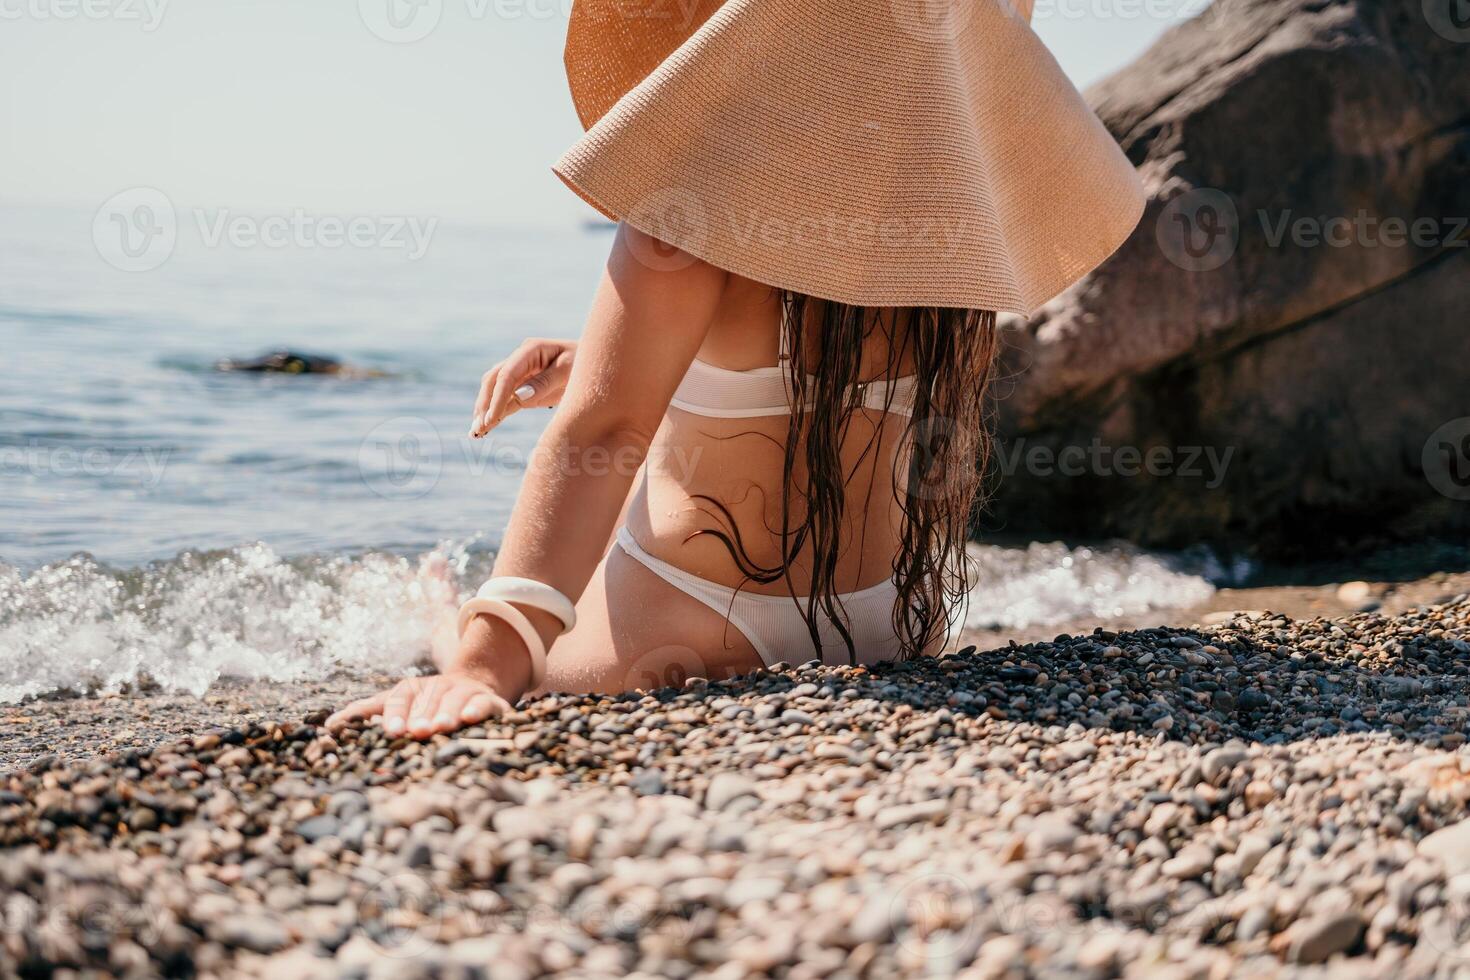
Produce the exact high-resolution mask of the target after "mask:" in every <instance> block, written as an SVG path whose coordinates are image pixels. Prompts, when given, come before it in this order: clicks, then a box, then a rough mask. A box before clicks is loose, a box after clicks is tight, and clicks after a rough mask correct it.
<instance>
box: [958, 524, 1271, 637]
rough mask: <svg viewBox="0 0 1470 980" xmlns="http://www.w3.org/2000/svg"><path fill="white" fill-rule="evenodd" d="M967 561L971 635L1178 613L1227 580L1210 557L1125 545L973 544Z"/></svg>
mask: <svg viewBox="0 0 1470 980" xmlns="http://www.w3.org/2000/svg"><path fill="white" fill-rule="evenodd" d="M969 555H970V558H971V560H972V561H973V562H974V569H975V574H976V577H975V587H974V588H973V589H972V590H971V591H970V597H969V604H968V608H967V609H966V611H965V618H964V623H965V626H966V627H967V628H969V629H1025V628H1027V627H1030V626H1046V625H1049V624H1051V623H1061V622H1066V621H1069V620H1077V619H1088V618H1094V617H1095V618H1107V617H1110V616H1136V615H1140V614H1142V613H1147V612H1152V611H1154V610H1159V609H1178V608H1182V607H1185V606H1192V605H1195V604H1197V603H1201V602H1205V601H1207V600H1208V599H1209V598H1210V596H1212V595H1214V593H1215V586H1214V585H1213V584H1212V581H1211V580H1212V579H1213V580H1217V581H1218V580H1220V579H1222V578H1224V577H1226V572H1225V570H1224V569H1223V568H1222V567H1221V566H1220V564H1219V562H1218V561H1216V560H1215V559H1214V558H1213V556H1208V555H1206V556H1177V555H1176V556H1170V555H1160V554H1155V553H1152V552H1147V551H1143V550H1141V549H1138V548H1135V547H1132V546H1131V545H1127V544H1116V545H1108V546H1106V547H1098V548H1089V547H1079V548H1069V547H1067V546H1066V545H1064V544H1062V543H1060V542H1056V541H1052V542H1034V543H1032V544H1030V545H1028V546H1027V547H1025V548H1002V547H996V546H994V545H971V546H970V548H969ZM1236 571H1237V572H1239V571H1242V570H1239V569H1238V570H1236Z"/></svg>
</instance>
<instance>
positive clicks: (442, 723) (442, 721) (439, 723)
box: [434, 712, 454, 728]
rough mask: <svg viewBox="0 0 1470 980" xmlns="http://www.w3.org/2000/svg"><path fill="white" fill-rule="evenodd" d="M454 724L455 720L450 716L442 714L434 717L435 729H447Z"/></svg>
mask: <svg viewBox="0 0 1470 980" xmlns="http://www.w3.org/2000/svg"><path fill="white" fill-rule="evenodd" d="M452 724H454V719H453V718H451V717H449V716H448V715H446V714H444V713H442V712H441V713H439V714H437V715H435V716H434V727H435V728H444V727H446V726H448V725H452Z"/></svg>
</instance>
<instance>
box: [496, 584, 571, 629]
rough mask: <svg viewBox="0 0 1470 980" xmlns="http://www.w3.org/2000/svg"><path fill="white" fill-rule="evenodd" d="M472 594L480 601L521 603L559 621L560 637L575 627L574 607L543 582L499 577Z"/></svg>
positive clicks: (559, 593) (569, 601)
mask: <svg viewBox="0 0 1470 980" xmlns="http://www.w3.org/2000/svg"><path fill="white" fill-rule="evenodd" d="M475 594H476V595H477V596H479V597H480V598H481V599H499V600H500V601H502V602H516V603H520V604H521V605H523V606H530V607H531V608H532V609H539V610H541V611H542V612H544V613H547V614H549V615H552V616H555V617H556V618H557V619H559V620H561V627H562V629H561V631H562V632H563V633H566V632H569V631H571V629H572V628H573V627H575V626H576V625H577V607H576V606H575V605H574V604H573V603H572V600H570V599H568V598H567V597H566V596H565V595H563V594H562V593H561V592H559V591H557V590H556V589H553V588H552V587H551V586H549V585H547V584H546V583H545V582H538V581H536V580H535V579H530V578H515V577H514V576H509V575H501V576H497V577H495V578H492V579H486V580H485V584H484V585H482V586H480V591H479V592H477V593H475Z"/></svg>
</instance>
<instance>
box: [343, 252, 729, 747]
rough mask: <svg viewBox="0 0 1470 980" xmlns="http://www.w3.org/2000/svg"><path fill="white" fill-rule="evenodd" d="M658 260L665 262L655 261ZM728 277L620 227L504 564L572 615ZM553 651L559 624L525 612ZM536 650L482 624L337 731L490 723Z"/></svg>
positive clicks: (417, 731) (524, 676) (515, 514)
mask: <svg viewBox="0 0 1470 980" xmlns="http://www.w3.org/2000/svg"><path fill="white" fill-rule="evenodd" d="M647 257H656V259H657V261H645V258H647ZM725 279H726V274H725V273H724V272H722V271H720V270H719V269H716V268H715V267H713V266H711V265H709V264H707V263H705V262H702V261H700V260H698V259H695V258H694V257H692V256H688V255H685V254H684V253H680V252H677V251H675V250H673V249H671V248H670V247H669V246H666V245H663V244H662V243H660V242H657V241H655V240H653V239H651V238H649V237H648V236H646V235H644V234H643V233H642V232H639V231H636V230H634V229H632V228H629V227H628V226H626V225H623V226H621V227H620V228H619V230H618V233H617V237H616V238H615V239H614V242H613V248H612V254H611V255H610V257H609V258H608V263H607V268H606V271H605V273H604V275H603V278H602V281H601V283H600V284H599V286H598V290H597V296H596V299H595V300H594V302H593V307H592V312H591V314H590V316H589V318H588V322H587V327H586V330H585V332H584V333H583V336H582V340H581V342H580V343H579V345H578V348H577V355H576V359H575V361H574V363H573V365H572V373H571V379H570V380H569V382H568V384H567V392H566V395H565V396H564V397H563V399H562V403H561V407H560V408H559V409H558V410H557V413H556V415H555V416H554V417H553V418H552V421H551V423H550V425H548V426H547V429H546V431H545V433H543V434H542V436H541V439H540V441H539V442H538V443H537V446H536V450H535V453H534V455H533V458H532V460H531V464H530V466H529V468H528V469H527V472H526V478H525V481H524V483H523V484H522V486H521V492H520V495H519V496H518V497H517V499H516V504H515V508H514V510H513V511H512V513H511V519H510V524H509V526H508V528H507V529H506V533H505V540H504V542H503V543H502V545H501V549H500V554H499V556H498V557H497V558H496V562H495V574H496V575H513V576H520V577H523V578H529V579H535V580H536V581H538V582H544V583H546V584H547V585H550V586H552V587H553V588H556V589H558V590H560V591H561V592H562V593H564V594H565V595H567V596H568V597H570V598H571V599H572V600H573V601H574V602H575V601H576V600H577V599H578V598H580V596H581V594H582V591H583V590H584V589H585V588H586V587H587V583H588V581H589V580H590V579H591V577H592V573H593V572H594V571H595V570H596V568H597V564H598V562H600V561H601V560H602V557H603V554H604V553H605V551H606V549H607V542H608V539H609V537H610V536H611V534H612V532H613V530H614V527H613V525H614V524H615V522H616V521H617V519H618V516H619V514H620V512H621V510H622V507H623V503H624V501H625V500H626V499H627V497H628V493H629V490H630V489H631V487H632V483H633V479H634V477H635V475H636V474H637V472H638V469H639V467H640V466H641V465H642V464H643V461H644V459H645V458H646V457H647V455H648V450H649V447H650V445H651V444H652V441H653V436H654V433H655V432H656V431H657V430H658V427H659V423H660V422H661V421H662V419H663V416H664V413H665V412H666V411H667V410H668V406H669V401H670V400H671V399H672V398H673V396H674V391H675V389H676V388H677V387H678V385H679V381H680V380H681V379H682V378H683V377H684V374H685V372H686V371H688V369H689V364H690V362H691V361H693V359H694V356H695V354H696V353H697V352H698V351H699V348H700V345H701V344H703V342H704V337H705V334H706V332H707V331H708V329H709V325H710V321H711V319H712V318H713V316H714V313H715V308H716V306H717V305H718V303H719V299H720V294H721V292H722V290H723V288H724V284H725ZM518 608H520V609H521V611H522V612H524V613H525V614H526V616H527V617H528V618H529V619H530V620H531V623H532V625H533V626H535V627H536V629H537V631H538V632H539V633H540V635H541V637H542V639H543V641H544V642H545V643H546V645H547V646H548V647H549V646H550V645H551V643H552V641H553V640H555V639H556V637H557V636H558V635H559V634H560V632H561V624H560V622H559V621H558V620H557V619H556V618H555V617H554V616H551V615H550V614H548V613H546V612H543V611H541V610H539V609H532V608H529V607H524V606H520V607H518ZM530 678H531V658H530V655H529V653H528V652H527V650H526V647H525V643H524V642H523V641H522V640H521V639H520V637H519V636H517V635H516V633H515V631H514V630H513V629H512V628H511V627H510V626H509V624H507V623H505V622H504V621H502V620H499V619H495V618H492V617H488V616H483V615H482V616H477V617H476V618H475V619H474V620H473V621H472V622H471V623H470V624H469V626H468V628H466V630H465V633H464V636H463V637H461V639H460V645H459V650H458V652H457V653H456V654H455V656H454V657H453V658H452V659H451V661H450V662H448V663H446V664H443V665H442V671H441V673H440V674H438V675H436V676H433V677H419V678H410V679H408V680H405V681H403V682H401V683H399V684H398V685H397V686H396V687H394V688H393V689H392V690H390V691H386V692H383V693H382V694H378V695H376V696H374V697H370V698H365V699H363V700H362V701H358V702H355V703H353V704H351V705H349V706H347V707H346V708H344V709H343V710H342V711H340V712H338V713H337V714H336V715H334V716H332V718H331V719H329V722H328V724H329V725H333V726H336V725H340V724H343V723H345V722H346V721H347V720H349V719H351V718H359V717H371V716H374V715H382V724H383V727H384V730H385V731H387V732H388V733H389V734H390V735H398V734H403V733H404V732H407V733H409V734H412V735H414V736H415V737H418V738H426V737H428V736H430V735H432V734H435V733H436V732H446V731H452V730H453V729H455V728H459V727H461V726H462V725H466V724H474V723H477V722H480V721H483V720H484V719H485V718H487V717H489V716H490V715H491V714H494V713H495V712H496V711H497V710H500V709H502V708H503V707H504V705H505V704H506V703H514V702H515V701H516V700H517V699H519V698H520V696H521V695H522V694H524V693H525V692H526V690H527V689H528V688H529V686H530Z"/></svg>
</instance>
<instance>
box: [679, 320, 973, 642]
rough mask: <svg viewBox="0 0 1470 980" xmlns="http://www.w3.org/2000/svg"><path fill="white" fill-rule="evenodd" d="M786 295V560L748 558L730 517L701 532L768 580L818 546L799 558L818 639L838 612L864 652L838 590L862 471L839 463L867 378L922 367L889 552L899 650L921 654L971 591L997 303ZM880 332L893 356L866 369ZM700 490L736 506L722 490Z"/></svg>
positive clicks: (782, 529)
mask: <svg viewBox="0 0 1470 980" xmlns="http://www.w3.org/2000/svg"><path fill="white" fill-rule="evenodd" d="M779 297H780V302H781V318H782V330H783V331H785V337H786V341H787V343H786V346H787V348H788V353H789V360H787V361H786V369H787V378H788V384H789V385H790V387H791V403H792V405H793V406H796V407H797V410H794V411H793V412H792V413H791V423H790V428H789V430H788V432H787V439H786V444H785V460H784V463H783V468H782V487H783V498H784V499H783V502H782V505H781V519H780V524H779V526H778V527H774V528H771V530H772V531H773V532H775V533H778V534H779V536H780V540H781V542H782V552H783V554H782V561H781V562H780V563H779V564H778V565H775V566H769V567H762V566H760V565H758V564H757V563H755V562H753V561H751V560H750V557H749V555H748V554H747V552H746V549H745V547H744V545H743V543H742V542H741V540H740V534H739V531H738V529H736V528H735V527H734V522H733V520H731V521H729V522H728V525H727V526H728V532H727V531H726V530H709V531H703V532H700V533H702V534H709V535H712V536H714V537H716V538H718V539H719V540H721V541H722V542H723V543H724V545H725V547H726V549H727V550H728V551H729V553H730V555H731V557H732V558H733V559H734V561H735V563H736V564H737V566H738V567H739V568H740V571H741V572H742V574H744V575H745V576H746V577H747V578H748V579H750V580H751V581H754V582H760V583H763V584H769V583H771V582H775V581H779V580H781V579H783V578H784V579H786V580H787V581H788V582H790V580H791V571H792V567H793V565H794V564H795V561H796V559H797V556H798V555H799V554H801V553H802V550H803V549H804V548H809V549H810V551H809V552H808V554H807V555H806V556H804V564H805V562H807V561H809V562H810V571H811V582H810V587H809V594H810V595H811V597H812V601H811V602H809V603H806V604H805V606H803V607H801V608H802V611H803V617H804V618H805V619H806V623H807V628H808V630H809V631H810V633H811V637H812V645H813V648H814V649H816V650H817V651H820V650H821V647H822V640H821V632H820V629H819V625H820V624H822V623H823V622H824V621H827V622H831V623H832V624H833V626H834V627H835V628H836V629H837V630H838V632H839V633H840V635H841V636H842V638H843V640H844V641H845V642H846V644H847V650H848V656H849V659H854V660H855V651H854V649H853V642H852V636H851V635H850V633H849V632H848V630H847V627H846V625H845V621H846V620H845V616H844V615H843V610H842V604H841V602H840V601H839V599H838V598H837V596H838V594H839V590H838V583H837V565H838V558H839V556H840V553H841V550H842V548H843V546H844V542H843V540H842V538H843V525H844V518H845V516H846V515H847V513H848V508H849V506H850V505H851V503H852V502H851V501H849V499H848V484H849V482H850V480H851V479H852V476H853V474H854V473H855V471H856V468H855V467H853V468H852V469H849V468H848V467H847V466H845V465H844V462H843V458H842V448H843V445H844V442H845V440H846V438H847V436H848V434H849V429H850V426H851V422H852V419H853V416H854V413H855V412H857V411H858V410H859V409H860V408H861V405H862V396H861V395H860V394H859V393H858V392H859V390H860V388H859V386H860V385H861V384H862V383H863V382H864V381H867V380H870V379H872V378H885V379H892V378H897V377H900V376H901V375H903V374H905V373H911V374H913V376H914V377H915V379H916V381H917V384H916V385H915V390H914V398H913V406H912V407H913V412H912V415H911V416H910V417H909V419H908V421H907V424H906V425H905V426H904V428H903V434H902V436H901V438H900V447H899V455H898V456H897V459H898V460H899V462H900V465H899V466H898V467H896V469H895V472H894V475H893V483H892V488H893V493H894V495H895V498H896V499H897V501H898V502H899V504H900V507H901V509H902V512H903V522H902V527H901V529H900V533H899V539H900V540H899V548H898V552H897V554H896V555H895V556H894V559H893V580H894V582H895V584H896V585H897V588H898V598H897V601H896V602H895V604H894V610H893V627H894V631H895V633H896V634H897V635H898V638H899V640H900V643H901V646H902V650H901V656H903V657H905V658H907V657H913V656H917V655H919V654H921V653H923V652H924V651H925V650H926V649H927V648H928V647H929V646H930V645H931V644H933V643H934V642H935V641H936V640H938V639H939V638H941V637H943V636H944V634H945V631H946V628H947V625H948V622H947V615H948V614H949V612H950V610H952V609H953V608H954V607H955V605H956V604H957V603H958V602H959V601H960V600H961V599H962V598H963V597H964V595H965V594H966V592H968V589H969V575H968V567H967V563H966V561H965V542H966V540H967V538H968V532H969V528H970V525H971V520H972V518H973V516H974V514H975V511H976V510H977V508H978V507H979V505H980V501H981V488H982V482H983V475H984V472H985V468H986V464H987V461H988V459H989V456H990V433H989V425H988V422H989V420H988V415H987V404H988V398H987V389H988V388H989V384H990V380H991V376H992V373H993V370H994V366H995V355H996V350H997V340H996V330H995V314H994V313H993V312H989V311H985V310H967V309H955V308H949V307H908V308H899V309H888V310H883V309H877V308H872V307H863V306H851V305H847V304H842V303H833V302H828V301H825V300H819V299H814V298H812V297H809V296H805V295H802V294H800V293H793V292H781V293H779ZM874 331H879V332H882V333H884V334H886V336H887V339H888V345H887V348H888V357H887V364H886V366H885V367H884V369H883V370H882V372H881V373H878V374H876V375H875V374H873V373H872V372H871V371H869V377H864V375H863V370H862V361H863V352H864V348H865V344H864V341H865V340H867V339H868V338H869V337H870V336H871V335H872V334H873V332H874ZM890 398H891V394H890ZM800 406H806V408H805V410H804V411H803V410H800ZM897 417H899V418H901V416H897ZM886 431H888V428H887V427H886V426H878V427H877V428H876V429H875V433H876V434H875V436H874V440H873V441H872V442H870V443H869V444H868V445H867V446H866V447H865V448H864V450H863V453H862V456H861V458H860V459H859V461H858V463H857V465H862V461H863V460H867V459H869V458H870V457H871V458H872V460H873V462H874V464H876V461H877V459H878V458H879V457H880V456H881V453H880V440H881V439H882V434H883V433H884V432H886ZM705 500H706V502H708V503H711V504H713V505H714V506H715V507H716V508H717V509H718V510H719V511H721V512H722V514H723V516H725V517H727V518H728V517H729V516H730V514H729V511H728V510H727V509H726V508H725V507H724V506H723V504H721V502H719V501H715V500H712V499H710V498H705ZM857 503H858V504H860V505H863V504H866V501H858V502H857ZM793 594H796V593H795V588H794V585H793Z"/></svg>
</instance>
